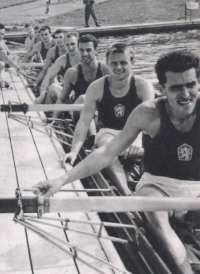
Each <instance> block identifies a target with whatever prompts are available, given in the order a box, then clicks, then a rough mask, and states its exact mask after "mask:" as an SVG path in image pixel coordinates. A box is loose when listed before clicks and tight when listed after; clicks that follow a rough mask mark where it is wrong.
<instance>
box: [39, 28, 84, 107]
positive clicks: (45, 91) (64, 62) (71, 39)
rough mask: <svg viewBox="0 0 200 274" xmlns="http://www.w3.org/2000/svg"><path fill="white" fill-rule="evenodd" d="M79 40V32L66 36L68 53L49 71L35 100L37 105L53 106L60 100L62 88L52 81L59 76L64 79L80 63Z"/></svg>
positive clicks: (65, 41)
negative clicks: (69, 69)
mask: <svg viewBox="0 0 200 274" xmlns="http://www.w3.org/2000/svg"><path fill="white" fill-rule="evenodd" d="M78 38H79V34H78V33H77V32H68V33H67V34H66V35H65V38H64V43H65V47H66V49H67V53H66V54H64V55H62V56H60V57H59V58H58V59H57V60H56V61H55V63H54V64H53V65H52V66H51V67H50V68H49V69H48V71H47V74H46V76H45V77H44V80H43V81H42V84H41V89H40V96H39V97H38V98H37V99H36V100H35V103H36V104H46V103H51V104H53V103H55V102H56V101H57V99H58V98H59V96H60V94H61V91H62V86H61V84H60V83H59V82H58V81H56V82H54V83H52V81H53V79H54V78H55V77H56V76H57V75H59V76H61V77H62V79H63V78H64V75H65V73H66V71H67V69H68V68H70V67H73V66H75V65H77V64H78V63H79V61H80V58H79V55H78Z"/></svg>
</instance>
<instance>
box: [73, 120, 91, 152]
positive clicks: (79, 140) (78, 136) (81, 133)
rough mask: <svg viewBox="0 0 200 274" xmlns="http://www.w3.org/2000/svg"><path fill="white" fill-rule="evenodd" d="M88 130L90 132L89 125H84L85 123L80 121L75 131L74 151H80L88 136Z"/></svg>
mask: <svg viewBox="0 0 200 274" xmlns="http://www.w3.org/2000/svg"><path fill="white" fill-rule="evenodd" d="M87 132H88V127H87V126H86V125H84V124H83V123H81V122H80V120H79V122H78V124H77V126H76V129H75V132H74V137H73V142H72V150H71V151H72V152H75V153H76V154H78V153H79V151H80V149H81V147H82V145H83V143H84V141H85V139H86V137H87Z"/></svg>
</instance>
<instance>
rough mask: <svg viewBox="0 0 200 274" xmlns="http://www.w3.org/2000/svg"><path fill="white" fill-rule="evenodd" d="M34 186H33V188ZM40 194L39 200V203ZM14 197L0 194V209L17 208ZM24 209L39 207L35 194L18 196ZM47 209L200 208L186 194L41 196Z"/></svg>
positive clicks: (1, 211) (36, 209)
mask: <svg viewBox="0 0 200 274" xmlns="http://www.w3.org/2000/svg"><path fill="white" fill-rule="evenodd" d="M33 190H34V189H33ZM41 199H42V198H41V197H40V203H41ZM17 201H18V200H17V199H16V198H0V213H13V212H16V211H17V210H18V203H17ZM21 201H22V205H23V211H24V213H34V212H35V213H36V212H37V211H38V197H37V196H33V197H30V196H29V197H23V196H22V198H21ZM43 201H44V213H47V212H77V211H78V212H130V211H171V210H175V211H191V210H200V198H196V197H195V198H194V197H193V198H188V197H182V198H180V197H178V198H172V197H163V198H157V197H89V198H80V197H79V198H67V199H62V200H61V199H55V198H44V199H43Z"/></svg>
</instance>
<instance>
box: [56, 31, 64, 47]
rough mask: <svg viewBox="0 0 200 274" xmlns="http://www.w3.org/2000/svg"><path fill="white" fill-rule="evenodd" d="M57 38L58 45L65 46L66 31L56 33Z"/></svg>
mask: <svg viewBox="0 0 200 274" xmlns="http://www.w3.org/2000/svg"><path fill="white" fill-rule="evenodd" d="M55 40H56V43H57V45H58V46H64V33H56V34H55Z"/></svg>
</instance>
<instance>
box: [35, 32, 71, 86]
mask: <svg viewBox="0 0 200 274" xmlns="http://www.w3.org/2000/svg"><path fill="white" fill-rule="evenodd" d="M64 36H65V30H63V29H58V30H56V31H55V41H56V46H54V47H52V48H50V49H49V50H48V52H47V55H46V60H45V64H44V67H43V68H42V71H41V72H40V74H39V75H38V77H37V80H36V82H35V87H38V86H39V85H40V84H41V83H42V81H43V79H44V77H45V75H46V74H47V70H48V69H49V68H50V67H51V65H52V64H54V63H55V61H56V60H57V58H58V57H60V56H62V55H63V54H65V53H66V47H65V43H64Z"/></svg>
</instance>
